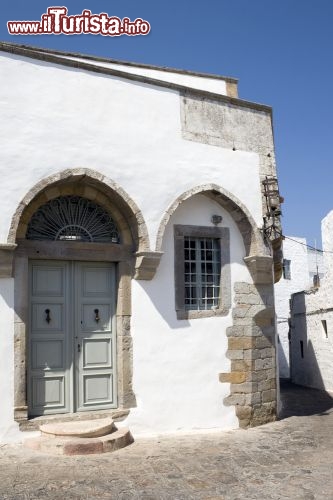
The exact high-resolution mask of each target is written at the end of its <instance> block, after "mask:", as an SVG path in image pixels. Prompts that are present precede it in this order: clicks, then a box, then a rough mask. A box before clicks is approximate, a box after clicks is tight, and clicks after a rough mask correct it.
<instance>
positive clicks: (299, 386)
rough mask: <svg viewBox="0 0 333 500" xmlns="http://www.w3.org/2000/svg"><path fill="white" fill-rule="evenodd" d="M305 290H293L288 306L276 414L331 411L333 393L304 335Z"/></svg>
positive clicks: (283, 415) (306, 331) (286, 414)
mask: <svg viewBox="0 0 333 500" xmlns="http://www.w3.org/2000/svg"><path fill="white" fill-rule="evenodd" d="M305 312H306V304H305V294H304V292H299V293H297V294H294V296H293V302H292V310H291V317H292V322H291V339H290V340H291V341H290V376H291V382H288V381H285V380H284V381H283V380H282V381H281V402H282V410H281V412H280V418H286V417H290V416H293V415H295V416H306V415H316V414H321V415H323V414H327V413H330V412H331V411H330V410H332V411H333V395H330V394H329V393H328V392H326V391H325V386H324V381H323V378H322V374H321V369H320V366H319V364H318V360H317V357H316V353H315V350H314V348H313V344H312V342H311V340H310V339H309V338H308V328H307V316H306V314H305Z"/></svg>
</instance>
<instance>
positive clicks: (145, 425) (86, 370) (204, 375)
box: [0, 43, 279, 440]
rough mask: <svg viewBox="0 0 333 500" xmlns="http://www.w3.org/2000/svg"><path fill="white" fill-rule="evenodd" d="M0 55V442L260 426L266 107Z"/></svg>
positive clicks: (269, 142)
mask: <svg viewBox="0 0 333 500" xmlns="http://www.w3.org/2000/svg"><path fill="white" fill-rule="evenodd" d="M0 51H1V52H0V53H1V57H0V106H1V117H2V120H1V123H0V127H1V138H2V140H1V144H2V145H1V161H0V169H1V178H2V182H1V186H0V190H1V193H0V212H1V219H0V242H1V246H0V277H1V279H0V331H1V337H0V385H1V412H0V437H1V439H2V440H8V439H10V438H11V437H13V438H14V437H17V435H18V434H17V429H18V424H22V423H23V424H24V423H26V422H27V420H30V421H31V422H34V420H33V419H34V418H36V417H38V416H47V417H48V418H50V416H57V417H59V415H63V414H69V415H73V418H74V416H75V415H76V414H77V413H82V412H86V413H87V415H90V414H91V412H101V411H103V412H104V411H106V410H107V411H109V413H110V414H112V415H115V416H117V415H118V417H119V416H120V415H122V417H125V420H124V422H123V424H124V425H125V424H126V425H129V426H130V428H131V431H132V433H133V435H134V437H135V436H136V435H139V434H140V433H157V432H174V431H176V430H190V429H194V428H196V429H197V428H233V427H238V426H239V425H240V426H242V427H247V426H251V425H258V424H260V423H263V422H267V421H270V420H272V419H274V418H275V413H276V371H275V330H274V326H272V325H273V323H274V321H273V318H274V294H273V273H272V257H271V255H270V249H269V245H267V242H266V244H265V243H264V241H263V239H262V235H261V232H260V228H261V227H262V220H263V215H264V208H263V207H265V199H264V196H263V194H262V190H263V186H262V181H263V180H264V179H265V178H266V177H269V178H270V179H271V181H272V183H273V184H274V183H275V185H276V180H275V176H276V170H275V161H274V147H273V136H272V122H271V109H270V108H269V107H268V106H264V105H260V104H255V103H251V102H248V101H244V100H241V99H239V98H238V97H237V81H236V80H235V79H232V78H226V77H219V76H214V75H205V74H199V73H191V72H185V71H177V70H171V69H165V68H157V67H150V66H144V65H139V64H130V63H122V62H119V61H110V60H104V59H99V58H94V57H92V56H82V55H75V54H66V53H60V52H56V51H47V50H43V49H39V48H38V49H37V48H32V47H23V46H19V45H14V44H8V43H2V44H1V45H0ZM277 251H278V248H277ZM278 268H279V262H276V266H275V269H276V270H278ZM31 422H30V423H31Z"/></svg>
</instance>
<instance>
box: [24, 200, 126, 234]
mask: <svg viewBox="0 0 333 500" xmlns="http://www.w3.org/2000/svg"><path fill="white" fill-rule="evenodd" d="M26 238H27V239H28V240H60V241H81V242H82V241H91V242H98V243H106V242H111V243H119V233H118V229H117V227H116V225H115V223H114V221H113V219H112V218H111V217H110V215H109V214H108V212H107V211H106V210H104V208H102V207H101V206H100V205H97V204H96V203H94V202H92V201H90V200H87V199H85V198H81V197H80V196H59V198H55V199H54V200H51V201H49V202H47V203H45V205H42V206H41V207H40V208H39V209H38V210H37V211H36V212H35V213H34V215H33V216H32V218H31V220H30V223H29V225H28V230H27V234H26Z"/></svg>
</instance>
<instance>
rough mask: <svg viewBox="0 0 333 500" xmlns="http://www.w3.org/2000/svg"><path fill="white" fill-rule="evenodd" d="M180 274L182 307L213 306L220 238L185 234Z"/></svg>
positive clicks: (217, 288) (217, 296) (218, 276)
mask: <svg viewBox="0 0 333 500" xmlns="http://www.w3.org/2000/svg"><path fill="white" fill-rule="evenodd" d="M184 273H185V276H184V279H185V309H188V310H208V309H213V308H217V307H218V305H219V299H220V279H221V252H220V240H219V239H217V238H192V237H191V236H185V237H184Z"/></svg>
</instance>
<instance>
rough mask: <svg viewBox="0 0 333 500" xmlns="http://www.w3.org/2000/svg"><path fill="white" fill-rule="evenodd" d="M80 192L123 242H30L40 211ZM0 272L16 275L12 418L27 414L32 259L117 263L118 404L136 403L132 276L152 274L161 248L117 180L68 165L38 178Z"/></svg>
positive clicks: (125, 406)
mask: <svg viewBox="0 0 333 500" xmlns="http://www.w3.org/2000/svg"><path fill="white" fill-rule="evenodd" d="M66 195H76V196H81V197H84V198H87V199H89V200H92V201H94V202H96V203H97V204H99V205H100V206H102V207H103V208H104V209H105V210H107V211H108V212H109V213H110V214H111V215H112V218H113V220H114V221H115V223H116V225H117V227H118V230H119V233H120V238H121V241H120V243H119V244H118V243H106V244H104V243H90V242H89V243H83V242H70V241H57V242H53V241H36V240H34V241H31V240H30V241H29V240H26V239H25V235H26V231H27V227H28V223H29V221H30V219H31V217H32V215H33V214H34V213H35V212H36V210H37V209H38V208H39V207H40V206H42V205H43V204H45V203H47V202H48V201H49V200H52V199H54V198H57V197H59V196H66ZM0 253H1V257H4V259H3V260H2V262H3V264H2V266H1V269H0V276H2V277H11V276H13V277H14V280H15V281H14V283H15V284H14V301H15V319H14V321H15V324H14V366H15V372H14V417H15V420H16V421H18V422H22V421H26V420H27V419H28V406H27V380H26V373H27V366H26V362H27V361H26V360H27V353H26V349H27V325H28V321H29V320H28V261H29V259H34V260H38V259H47V260H52V259H54V260H71V261H94V262H98V261H99V262H114V263H116V266H117V309H116V329H117V366H118V402H119V408H120V409H129V408H132V407H135V406H136V399H135V395H134V393H133V390H132V356H133V355H132V337H131V331H130V318H131V279H132V277H133V276H134V277H140V279H151V277H152V276H153V275H154V273H155V271H156V268H157V265H158V263H159V260H160V257H161V255H162V253H161V252H151V251H150V246H149V238H148V232H147V228H146V224H145V222H144V219H143V216H142V214H141V212H140V210H139V208H138V207H137V206H136V204H135V203H134V202H133V200H131V199H130V197H129V196H128V195H127V194H126V193H125V192H124V191H123V190H122V188H120V187H119V186H118V185H117V184H116V183H114V182H113V181H111V180H109V179H107V178H106V177H104V176H103V175H101V174H99V173H98V172H95V171H92V170H88V169H74V170H66V171H63V172H60V173H58V174H55V175H53V176H51V177H48V178H46V179H44V180H43V181H41V182H39V183H38V184H37V185H36V186H34V188H32V189H31V190H30V191H29V193H28V194H27V195H26V197H25V198H24V199H23V200H22V202H21V203H20V205H19V207H18V208H17V210H16V213H15V214H14V217H13V219H12V224H11V229H10V232H9V236H8V243H7V245H3V246H2V247H1V248H0Z"/></svg>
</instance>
